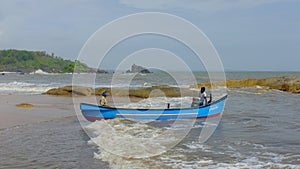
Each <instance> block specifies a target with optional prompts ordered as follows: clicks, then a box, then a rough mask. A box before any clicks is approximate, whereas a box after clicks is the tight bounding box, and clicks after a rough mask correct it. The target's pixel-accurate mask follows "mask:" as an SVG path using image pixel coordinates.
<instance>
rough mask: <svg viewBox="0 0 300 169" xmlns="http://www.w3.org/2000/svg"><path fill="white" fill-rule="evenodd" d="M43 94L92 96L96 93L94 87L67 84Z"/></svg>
mask: <svg viewBox="0 0 300 169" xmlns="http://www.w3.org/2000/svg"><path fill="white" fill-rule="evenodd" d="M43 94H49V95H61V96H90V95H92V94H95V91H94V89H93V88H90V87H82V86H65V87H61V88H54V89H50V90H48V91H47V92H45V93H43Z"/></svg>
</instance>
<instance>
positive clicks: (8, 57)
mask: <svg viewBox="0 0 300 169" xmlns="http://www.w3.org/2000/svg"><path fill="white" fill-rule="evenodd" d="M75 66H76V70H74V68H75ZM38 69H41V70H43V71H45V72H48V73H72V72H99V73H105V71H103V70H97V69H94V68H90V67H88V66H87V65H86V64H84V63H82V62H80V61H78V60H76V61H71V60H65V59H62V58H60V57H57V56H54V54H51V55H49V54H47V53H46V52H44V51H27V50H14V49H9V50H0V71H9V72H21V73H29V72H33V71H35V70H38Z"/></svg>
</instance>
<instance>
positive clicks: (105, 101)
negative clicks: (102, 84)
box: [100, 91, 110, 107]
mask: <svg viewBox="0 0 300 169" xmlns="http://www.w3.org/2000/svg"><path fill="white" fill-rule="evenodd" d="M107 95H108V92H107V91H104V92H103V93H102V96H101V99H100V106H105V107H110V106H109V105H108V104H107V100H106V97H107Z"/></svg>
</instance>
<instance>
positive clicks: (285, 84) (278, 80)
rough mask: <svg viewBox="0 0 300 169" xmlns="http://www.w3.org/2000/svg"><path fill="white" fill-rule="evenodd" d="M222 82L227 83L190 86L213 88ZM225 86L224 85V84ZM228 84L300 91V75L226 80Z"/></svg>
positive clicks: (293, 91)
mask: <svg viewBox="0 0 300 169" xmlns="http://www.w3.org/2000/svg"><path fill="white" fill-rule="evenodd" d="M220 84H225V83H224V81H223V82H215V83H210V82H206V83H200V84H197V85H192V86H190V87H191V88H200V87H202V86H204V87H207V88H211V87H212V86H217V85H220ZM223 86H224V85H223ZM226 86H227V87H228V88H244V87H249V88H253V87H256V86H261V87H263V88H265V89H277V90H281V91H286V92H291V93H300V76H283V77H273V78H265V79H242V80H226Z"/></svg>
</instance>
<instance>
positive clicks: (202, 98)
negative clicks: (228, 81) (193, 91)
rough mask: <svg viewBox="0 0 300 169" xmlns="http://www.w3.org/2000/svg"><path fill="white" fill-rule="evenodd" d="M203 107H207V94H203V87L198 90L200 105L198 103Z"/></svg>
mask: <svg viewBox="0 0 300 169" xmlns="http://www.w3.org/2000/svg"><path fill="white" fill-rule="evenodd" d="M205 105H208V102H207V94H206V92H205V87H201V89H200V103H199V106H205Z"/></svg>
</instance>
